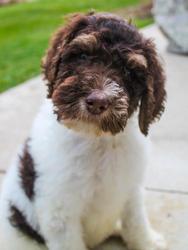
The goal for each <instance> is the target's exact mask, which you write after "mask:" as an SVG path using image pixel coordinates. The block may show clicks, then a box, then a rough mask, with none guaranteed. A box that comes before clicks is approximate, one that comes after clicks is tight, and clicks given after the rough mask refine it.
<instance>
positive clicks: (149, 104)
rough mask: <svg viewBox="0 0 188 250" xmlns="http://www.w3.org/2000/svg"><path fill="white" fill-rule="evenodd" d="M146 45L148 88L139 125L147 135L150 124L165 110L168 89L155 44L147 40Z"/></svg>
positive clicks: (142, 101)
mask: <svg viewBox="0 0 188 250" xmlns="http://www.w3.org/2000/svg"><path fill="white" fill-rule="evenodd" d="M144 47H145V48H144V54H145V57H146V59H147V65H148V67H147V80H146V90H145V92H144V93H143V96H142V98H141V103H140V111H139V127H140V130H141V132H142V133H143V134H144V135H147V134H148V130H149V125H150V124H151V123H152V122H153V121H155V120H156V119H159V118H160V116H161V115H162V113H163V112H164V102H165V98H166V91H165V86H164V85H165V74H164V71H163V68H162V66H161V63H160V62H159V59H158V57H157V53H156V49H155V45H154V43H153V42H152V41H151V40H146V44H145V46H144Z"/></svg>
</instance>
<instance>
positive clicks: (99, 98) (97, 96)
mask: <svg viewBox="0 0 188 250" xmlns="http://www.w3.org/2000/svg"><path fill="white" fill-rule="evenodd" d="M86 105H87V109H88V111H89V112H90V113H92V114H95V115H99V114H101V113H103V112H104V111H106V110H107V109H108V107H109V101H108V99H107V97H106V95H105V94H104V93H100V92H93V93H91V94H90V95H89V96H88V97H87V98H86Z"/></svg>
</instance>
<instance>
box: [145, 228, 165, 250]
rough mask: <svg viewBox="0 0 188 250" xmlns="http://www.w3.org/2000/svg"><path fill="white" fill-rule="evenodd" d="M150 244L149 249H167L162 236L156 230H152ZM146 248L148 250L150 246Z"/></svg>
mask: <svg viewBox="0 0 188 250" xmlns="http://www.w3.org/2000/svg"><path fill="white" fill-rule="evenodd" d="M151 244H152V246H151V250H167V245H166V241H165V239H164V237H163V236H162V235H161V234H159V233H158V232H156V231H153V232H152V243H151ZM148 250H150V248H149V249H148Z"/></svg>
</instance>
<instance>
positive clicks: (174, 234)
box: [0, 25, 188, 250]
mask: <svg viewBox="0 0 188 250" xmlns="http://www.w3.org/2000/svg"><path fill="white" fill-rule="evenodd" d="M143 33H144V34H145V35H146V36H148V37H153V38H154V40H155V42H156V44H157V48H158V51H159V53H160V55H161V56H162V58H163V60H164V65H165V68H166V72H167V93H168V102H167V105H166V112H165V115H164V116H163V118H162V119H161V121H160V122H159V123H156V124H154V125H153V126H152V129H151V133H150V134H151V139H152V142H153V147H152V157H151V162H150V165H149V169H148V174H147V178H146V202H147V209H148V211H149V214H150V219H151V222H152V224H153V225H154V227H155V228H156V229H157V230H158V231H160V232H162V233H163V234H164V235H165V238H166V240H167V242H168V247H169V250H187V249H188V132H187V131H188V98H187V95H188V84H187V79H188V57H183V56H178V55H173V54H169V53H167V52H166V44H167V41H166V40H165V38H164V37H163V36H162V34H161V33H160V32H159V30H158V28H157V27H156V26H155V25H152V26H149V27H147V28H145V29H143ZM44 96H45V88H44V83H43V82H42V80H41V77H36V78H35V79H32V80H30V81H28V82H27V83H26V84H23V85H20V86H19V87H16V88H13V89H11V90H9V91H7V92H5V93H3V94H1V95H0V139H1V140H0V152H1V153H0V182H2V180H3V177H4V173H5V172H6V169H7V167H8V166H9V164H10V161H11V159H12V157H13V156H14V155H15V153H16V151H17V147H18V146H19V145H20V144H21V143H22V142H23V141H24V140H25V138H26V137H27V135H28V133H29V130H30V127H31V124H32V121H33V119H34V117H35V115H36V113H37V111H38V109H39V106H40V105H39V104H40V103H41V102H42V99H43V97H44ZM104 249H105V250H107V249H108V250H112V249H113V250H115V249H117V250H118V249H119V250H120V249H125V247H123V246H122V245H121V244H119V243H117V242H116V241H111V242H107V243H106V246H103V247H100V250H104ZM10 250H12V249H10Z"/></svg>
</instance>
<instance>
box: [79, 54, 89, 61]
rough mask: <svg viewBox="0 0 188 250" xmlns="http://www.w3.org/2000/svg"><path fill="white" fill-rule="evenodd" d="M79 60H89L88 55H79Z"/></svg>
mask: <svg viewBox="0 0 188 250" xmlns="http://www.w3.org/2000/svg"><path fill="white" fill-rule="evenodd" d="M79 59H81V60H82V61H85V60H87V59H88V55H87V54H86V53H81V54H80V55H79Z"/></svg>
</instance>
